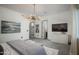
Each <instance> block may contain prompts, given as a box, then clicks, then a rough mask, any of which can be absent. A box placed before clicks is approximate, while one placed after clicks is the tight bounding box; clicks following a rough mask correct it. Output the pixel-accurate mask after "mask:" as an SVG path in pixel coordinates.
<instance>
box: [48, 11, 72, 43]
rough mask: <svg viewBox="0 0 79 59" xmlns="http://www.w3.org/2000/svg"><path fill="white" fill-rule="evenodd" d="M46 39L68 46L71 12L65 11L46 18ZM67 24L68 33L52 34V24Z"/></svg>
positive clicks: (70, 30) (70, 31) (70, 32)
mask: <svg viewBox="0 0 79 59" xmlns="http://www.w3.org/2000/svg"><path fill="white" fill-rule="evenodd" d="M47 20H48V39H49V40H51V41H53V42H57V43H64V44H68V35H71V34H72V12H71V11H65V12H62V13H58V14H55V15H51V16H48V18H47ZM59 23H68V32H67V33H65V34H63V33H62V32H52V24H59Z"/></svg>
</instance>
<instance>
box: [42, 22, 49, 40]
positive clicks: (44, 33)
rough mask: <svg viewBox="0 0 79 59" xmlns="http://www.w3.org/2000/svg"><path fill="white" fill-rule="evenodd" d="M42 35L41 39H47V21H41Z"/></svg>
mask: <svg viewBox="0 0 79 59" xmlns="http://www.w3.org/2000/svg"><path fill="white" fill-rule="evenodd" d="M41 30H42V33H41V35H42V36H41V37H42V38H43V39H47V38H48V21H47V20H43V21H42V29H41Z"/></svg>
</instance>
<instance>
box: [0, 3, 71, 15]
mask: <svg viewBox="0 0 79 59" xmlns="http://www.w3.org/2000/svg"><path fill="white" fill-rule="evenodd" d="M0 6H1V7H5V8H9V9H11V10H14V11H17V12H20V13H22V14H25V15H33V14H34V4H0ZM35 10H36V14H37V15H39V16H43V15H51V14H56V13H60V12H64V11H67V10H71V5H69V4H35Z"/></svg>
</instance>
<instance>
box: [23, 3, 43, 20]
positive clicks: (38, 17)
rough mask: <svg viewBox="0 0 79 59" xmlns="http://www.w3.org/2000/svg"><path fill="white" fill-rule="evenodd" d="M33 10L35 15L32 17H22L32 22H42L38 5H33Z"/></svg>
mask: <svg viewBox="0 0 79 59" xmlns="http://www.w3.org/2000/svg"><path fill="white" fill-rule="evenodd" d="M33 10H34V15H30V16H25V15H22V16H23V17H25V18H26V19H28V20H32V21H35V20H40V19H41V18H42V17H41V16H37V10H36V5H35V4H33Z"/></svg>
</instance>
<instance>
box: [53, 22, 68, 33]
mask: <svg viewBox="0 0 79 59" xmlns="http://www.w3.org/2000/svg"><path fill="white" fill-rule="evenodd" d="M67 31H68V24H67V23H60V24H52V32H67Z"/></svg>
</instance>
